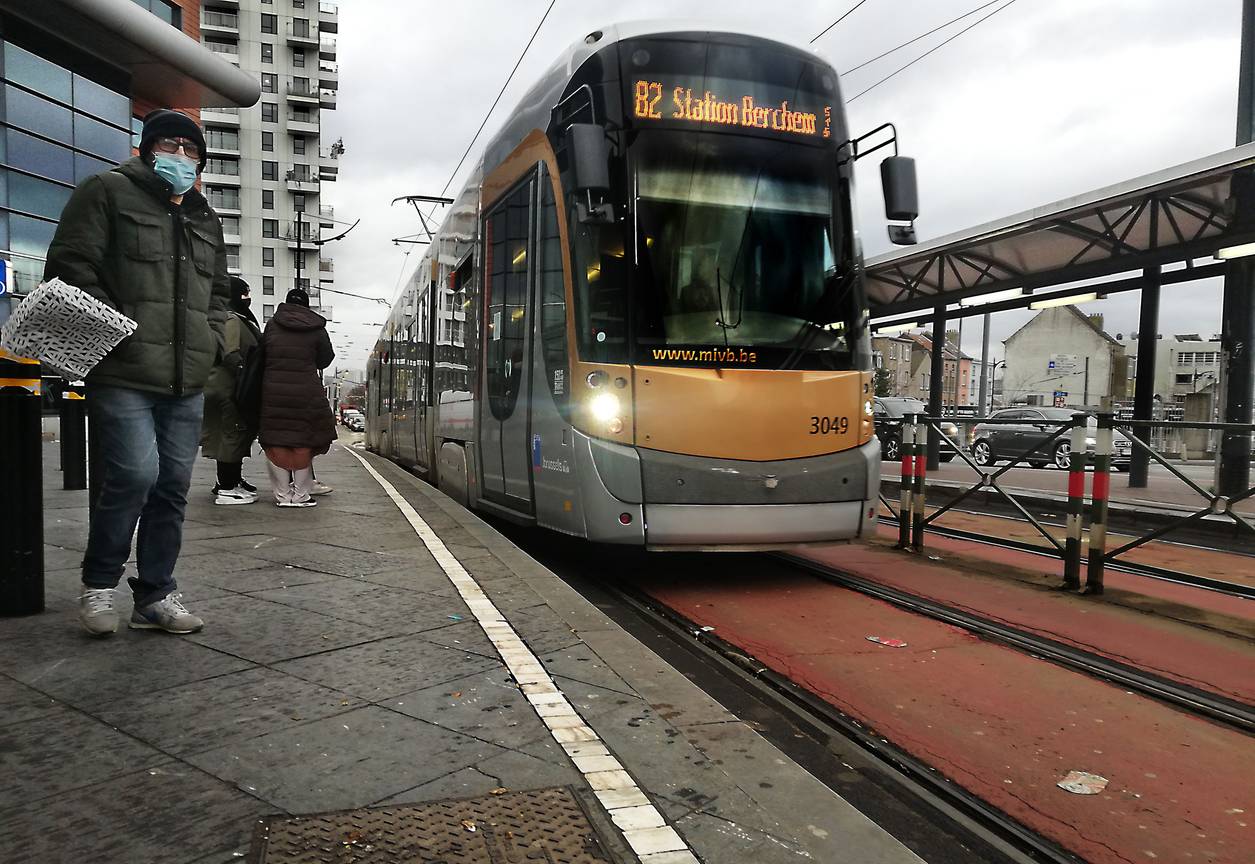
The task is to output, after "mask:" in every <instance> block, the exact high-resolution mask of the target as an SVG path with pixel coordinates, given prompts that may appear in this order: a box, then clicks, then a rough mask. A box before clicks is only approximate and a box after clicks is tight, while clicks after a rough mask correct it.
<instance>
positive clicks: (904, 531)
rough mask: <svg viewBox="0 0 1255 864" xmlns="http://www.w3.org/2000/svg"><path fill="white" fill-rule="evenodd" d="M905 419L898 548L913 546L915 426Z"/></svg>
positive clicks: (903, 425)
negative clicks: (912, 500) (912, 510)
mask: <svg viewBox="0 0 1255 864" xmlns="http://www.w3.org/2000/svg"><path fill="white" fill-rule="evenodd" d="M910 421H911V418H910V417H904V418H903V420H902V428H901V429H900V430H899V432H900V434H899V436H898V437H899V438H901V441H900V442H899V444H898V455H899V456H900V457H901V458H902V475H901V480H900V485H899V487H898V548H899V549H908V548H910V546H911V497H912V490H911V486H912V484H913V483H914V482H915V425H914V424H913V423H912V422H910Z"/></svg>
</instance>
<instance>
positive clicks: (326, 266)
mask: <svg viewBox="0 0 1255 864" xmlns="http://www.w3.org/2000/svg"><path fill="white" fill-rule="evenodd" d="M318 272H319V273H334V272H336V262H335V259H334V258H323V259H322V260H321V261H319V262H318Z"/></svg>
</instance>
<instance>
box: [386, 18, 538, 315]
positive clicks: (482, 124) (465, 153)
mask: <svg viewBox="0 0 1255 864" xmlns="http://www.w3.org/2000/svg"><path fill="white" fill-rule="evenodd" d="M557 2H558V0H549V5H548V6H546V7H545V13H544V14H543V15H541V16H540V21H538V22H537V23H536V27H535V29H533V30H532V35H531V36H530V37H529V38H528V40H527V44H526V45H524V46H523V50H522V52H521V53H520V54H519V57H518V59H517V60H515V61H514V67H513V68H512V69H511V70H510V74H509V75H507V76H506V79H505V83H504V84H502V85H501V89H500V90H498V91H497V98H496V99H493V100H492V104H491V105H490V106H488V111H487V112H486V113H485V114H484V119H483V120H482V121H481V122H480V124H479V128H478V129H476V130H475V134H474V135H473V136H471V140H470V143H469V144H467V145H466V150H464V151H463V152H462V158H460V159H458V164H457V165H456V166H454V169H453V171H452V172H451V173H450V174H449V179H448V180H446V181H445V184H444V188H442V189H441V190H440V196H441V197H444V195H445V193H446V192H448V191H449V187H450V186H452V185H453V181H454V180H455V179H457V176H458V171H460V170H462V165H463V164H464V163H465V162H466V157H467V156H469V155H470V154H471V149H472V148H473V147H474V146H475V142H476V141H478V140H479V136H480V135H481V134H482V133H483V131H484V127H485V126H487V125H488V120H489V118H491V117H492V112H493V111H494V110H496V107H497V105H498V103H500V102H501V97H502V96H504V95H505V91H506V88H507V87H509V86H510V82H511V81H513V80H514V73H516V72H518V71H519V67H520V66H522V65H523V58H524V57H526V56H527V52H528V51H530V50H531V47H532V43H533V42H535V41H536V36H537V35H538V34H539V33H540V28H541V27H544V26H545V21H546V20H548V18H549V13H550V12H552V11H553V7H554V4H556V3H557ZM438 206H439V205H436V204H433V205H432V207H431V210H430V211H428V213H427V218H428V219H430V218H432V216H434V215H435V212H436V208H437V207H438ZM413 251H414V247H413V246H410V247H409V248H408V249H406V250H405V257H404V258H403V259H402V260H401V273H400V274H399V275H398V276H397V281H396V285H394V286H393V288H392V294H393V298H394V300H395V298H396V295H397V290H398V289H399V288H400V287H401V280H402V279H403V278H404V277H405V266H406V264H407V263H408V262H409V260H410V253H411V252H413Z"/></svg>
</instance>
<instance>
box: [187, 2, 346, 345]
mask: <svg viewBox="0 0 1255 864" xmlns="http://www.w3.org/2000/svg"><path fill="white" fill-rule="evenodd" d="M338 30H339V12H338V9H337V7H336V6H335V4H333V3H328V2H321V3H320V2H318V0H205V2H203V3H202V4H201V16H200V37H201V42H202V43H203V44H204V46H205V47H206V48H208V49H210V50H211V51H214V52H216V53H218V54H219V55H220V56H222V57H224V58H226V59H227V60H230V61H231V62H232V63H234V64H236V65H237V66H239V67H240V69H241V70H243V71H244V72H247V73H248V74H250V75H253V76H256V77H257V79H258V80H259V81H260V82H261V91H262V92H261V99H260V101H259V102H258V103H257V104H256V105H254V106H253V107H251V108H227V107H224V108H204V109H202V111H201V123H202V124H203V125H204V127H205V139H206V141H207V143H208V150H209V152H208V156H209V161H208V163H207V164H206V166H205V171H204V173H203V175H202V176H201V187H202V190H203V191H204V193H205V195H206V197H207V198H208V199H209V202H210V204H211V205H212V206H213V208H214V209H215V210H217V212H218V214H219V215H220V216H221V217H222V224H223V230H224V233H225V234H226V242H227V257H228V266H229V269H230V271H231V273H233V274H235V275H238V276H240V277H242V278H243V279H244V280H245V281H247V282H248V283H249V286H250V287H251V292H252V297H253V311H254V313H255V314H256V315H257V316H258V318H259V319H260V320H262V321H263V322H265V321H267V320H269V319H270V316H271V314H273V312H274V310H275V307H276V306H278V305H279V303H282V302H283V298H284V297H285V296H286V295H287V292H288V291H289V290H290V289H292V288H294V287H300V288H304V289H305V290H306V291H308V292H309V297H310V306H311V307H313V308H315V309H318V310H320V311H321V312H322V314H323V315H324V316H326V317H328V318H330V317H331V310H330V308H329V305H328V304H324V302H323V295H322V290H321V289H322V288H324V287H326V288H330V287H333V285H334V281H335V271H334V265H333V262H332V259H331V258H330V257H329V256H327V255H324V254H322V248H321V247H320V246H318V245H316V241H317V240H318V239H319V238H320V237H325V236H330V235H332V234H334V233H335V232H334V230H333V228H334V226H335V224H336V223H335V222H333V221H332V219H333V218H334V211H333V209H332V208H331V207H330V206H328V205H326V204H325V203H324V202H323V199H322V183H323V181H333V180H335V179H336V173H337V167H336V166H337V159H338V157H339V155H340V152H341V150H342V147H341V145H340V143H339V142H334V143H332V142H325V141H324V140H323V138H322V134H321V122H320V121H321V116H322V112H323V111H329V110H334V109H335V107H336V91H337V89H338V88H339V74H338V71H337V67H336V45H335V39H336V33H337V32H338Z"/></svg>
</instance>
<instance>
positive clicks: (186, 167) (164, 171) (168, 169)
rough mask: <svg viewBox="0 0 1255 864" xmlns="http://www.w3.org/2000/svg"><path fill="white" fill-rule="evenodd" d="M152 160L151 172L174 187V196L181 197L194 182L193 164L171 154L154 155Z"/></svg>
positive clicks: (194, 165)
mask: <svg viewBox="0 0 1255 864" xmlns="http://www.w3.org/2000/svg"><path fill="white" fill-rule="evenodd" d="M153 159H154V162H153V170H154V171H156V172H157V176H158V177H160V178H161V179H162V180H165V181H166V182H167V183H169V184H170V185H171V186H173V187H174V194H175V195H182V194H183V193H184V192H186V191H187V190H188V189H191V188H192V184H193V183H195V182H196V163H195V162H192V161H191V160H188V159H184V158H183V157H181V156H176V155H174V154H172V153H154V154H153Z"/></svg>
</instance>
